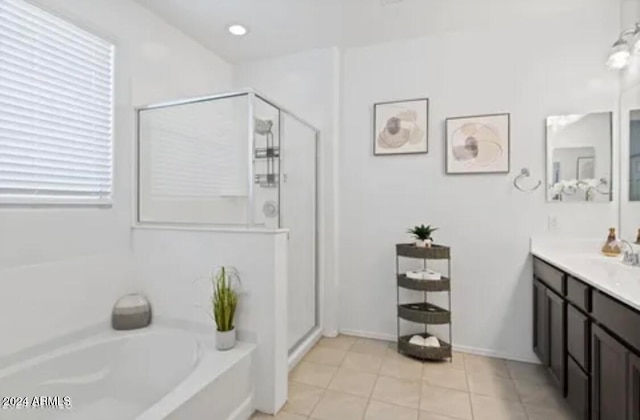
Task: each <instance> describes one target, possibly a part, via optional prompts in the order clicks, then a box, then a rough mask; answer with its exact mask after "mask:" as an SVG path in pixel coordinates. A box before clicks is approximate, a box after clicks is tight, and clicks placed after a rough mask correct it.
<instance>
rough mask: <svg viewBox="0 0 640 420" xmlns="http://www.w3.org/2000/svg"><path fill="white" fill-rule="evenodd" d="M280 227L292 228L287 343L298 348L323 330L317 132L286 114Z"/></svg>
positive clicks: (283, 136)
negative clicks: (320, 323) (320, 321)
mask: <svg viewBox="0 0 640 420" xmlns="http://www.w3.org/2000/svg"><path fill="white" fill-rule="evenodd" d="M280 128H281V132H280V135H281V142H280V147H281V149H282V156H281V165H282V180H281V186H280V195H281V213H280V217H281V220H280V224H281V226H282V227H283V228H287V229H289V232H290V233H289V259H288V264H289V273H288V274H289V285H288V300H289V302H288V312H289V316H288V323H289V325H288V344H289V349H290V350H291V349H293V348H294V347H295V346H296V345H297V344H298V343H300V342H301V341H302V340H303V339H304V338H305V336H306V335H307V334H309V333H310V332H311V331H312V330H313V329H314V328H315V327H316V326H317V325H318V301H317V298H318V287H317V286H318V283H317V259H316V257H317V256H316V246H317V243H316V241H317V220H316V217H317V214H316V200H317V197H316V193H317V165H316V154H317V153H316V140H317V132H316V131H315V130H314V129H312V128H311V127H309V126H307V125H305V124H304V123H302V122H301V121H299V120H297V119H296V118H295V117H292V116H290V115H289V114H287V113H286V112H282V113H281V121H280Z"/></svg>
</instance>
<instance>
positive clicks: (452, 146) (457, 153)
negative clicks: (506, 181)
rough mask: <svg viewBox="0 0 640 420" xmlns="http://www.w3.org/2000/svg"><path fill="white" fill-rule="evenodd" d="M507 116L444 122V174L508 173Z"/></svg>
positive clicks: (508, 116)
mask: <svg viewBox="0 0 640 420" xmlns="http://www.w3.org/2000/svg"><path fill="white" fill-rule="evenodd" d="M510 119H511V117H510V115H509V114H491V115H478V116H470V117H455V118H447V120H446V133H447V140H446V142H447V144H446V147H447V162H446V165H447V174H498V173H508V172H509V161H510V154H511V150H510V146H511V144H510V143H511V140H510V137H511V136H510V124H511V121H510Z"/></svg>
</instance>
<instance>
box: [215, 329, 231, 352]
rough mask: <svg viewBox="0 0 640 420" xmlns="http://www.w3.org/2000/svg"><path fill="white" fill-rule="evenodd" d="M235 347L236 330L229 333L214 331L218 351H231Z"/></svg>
mask: <svg viewBox="0 0 640 420" xmlns="http://www.w3.org/2000/svg"><path fill="white" fill-rule="evenodd" d="M235 346H236V329H235V328H234V329H232V330H231V331H217V330H216V348H217V349H218V350H223V351H224V350H231V349H232V348H234V347H235Z"/></svg>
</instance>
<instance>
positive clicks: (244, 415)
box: [227, 392, 255, 420]
mask: <svg viewBox="0 0 640 420" xmlns="http://www.w3.org/2000/svg"><path fill="white" fill-rule="evenodd" d="M254 412H255V410H254V409H253V392H251V394H250V395H249V396H248V397H247V398H246V399H245V400H244V401H242V404H240V407H238V408H236V409H235V410H234V412H233V413H231V414H230V415H229V417H227V420H249V419H250V418H251V416H252V415H253V413H254Z"/></svg>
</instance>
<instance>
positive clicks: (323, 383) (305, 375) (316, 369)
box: [290, 362, 338, 388]
mask: <svg viewBox="0 0 640 420" xmlns="http://www.w3.org/2000/svg"><path fill="white" fill-rule="evenodd" d="M337 370H338V368H337V367H335V366H327V365H320V364H317V363H311V362H300V363H299V364H298V366H296V368H295V369H294V370H293V372H291V375H290V379H291V380H292V381H295V382H299V383H302V384H307V385H314V386H318V387H321V388H326V387H327V385H329V382H331V379H333V375H334V374H335V373H336V371H337Z"/></svg>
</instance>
